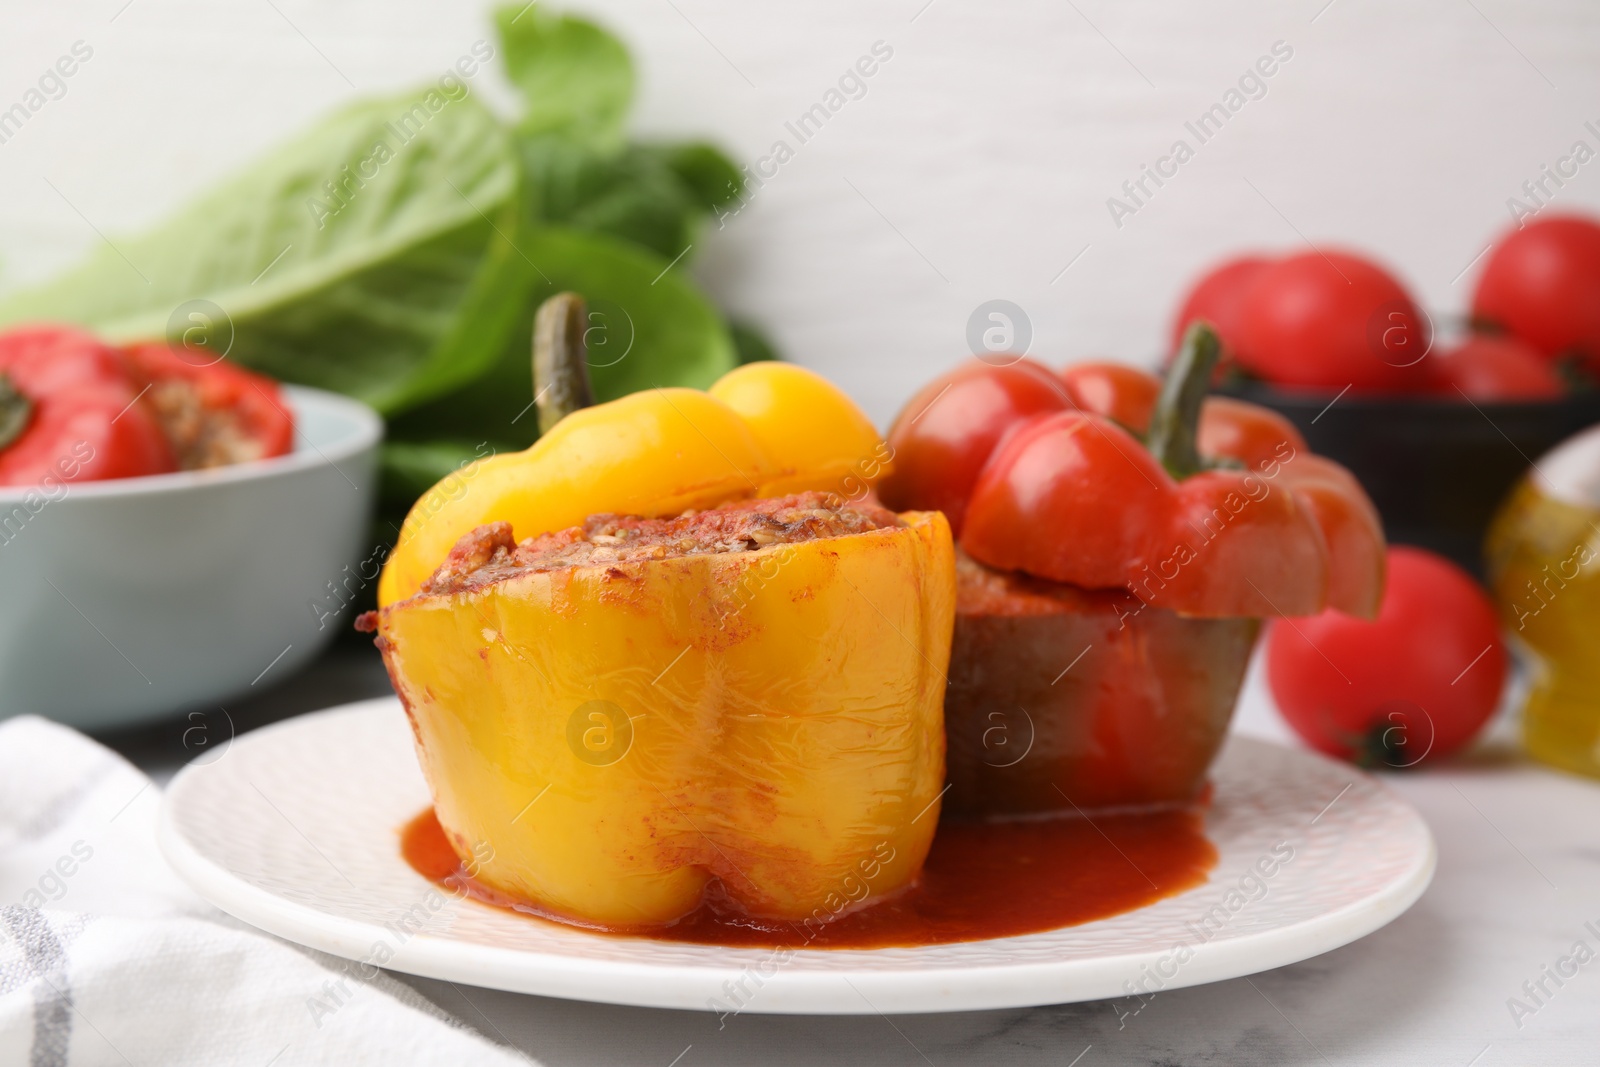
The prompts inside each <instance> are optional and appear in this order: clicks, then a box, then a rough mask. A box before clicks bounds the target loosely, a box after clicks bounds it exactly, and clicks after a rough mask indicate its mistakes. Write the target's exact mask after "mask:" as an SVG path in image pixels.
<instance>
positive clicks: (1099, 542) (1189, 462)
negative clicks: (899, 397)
mask: <svg viewBox="0 0 1600 1067" xmlns="http://www.w3.org/2000/svg"><path fill="white" fill-rule="evenodd" d="M1218 355H1219V345H1218V342H1217V338H1216V334H1215V333H1214V332H1213V331H1212V330H1211V329H1210V328H1209V327H1207V326H1205V325H1204V324H1197V325H1196V326H1195V327H1194V328H1193V329H1191V331H1190V333H1189V336H1188V339H1187V341H1186V343H1185V346H1184V348H1183V351H1182V352H1180V353H1179V355H1178V357H1177V359H1176V360H1175V361H1174V363H1173V365H1172V368H1171V370H1170V371H1169V373H1168V376H1167V379H1166V381H1165V383H1160V382H1158V381H1157V380H1156V379H1155V378H1153V377H1151V376H1149V375H1145V374H1142V373H1141V372H1138V371H1133V370H1128V369H1123V368H1117V369H1114V370H1113V369H1110V368H1108V367H1106V366H1104V365H1090V366H1089V367H1081V368H1074V369H1072V370H1069V371H1068V372H1066V374H1065V375H1064V376H1061V377H1057V376H1056V375H1054V374H1052V373H1051V372H1050V371H1049V370H1048V369H1047V368H1045V367H1043V366H1041V365H1039V364H1034V363H1030V362H1029V361H1026V360H1023V361H1019V362H1018V363H1015V364H1012V365H1010V366H1008V367H1004V368H996V367H990V366H987V365H985V364H982V363H977V364H969V365H968V366H966V367H963V368H960V369H958V370H956V371H955V372H953V373H952V374H950V375H947V376H946V377H944V378H942V379H939V380H937V381H935V382H932V383H930V384H929V385H928V386H927V387H926V388H925V389H924V390H923V391H922V393H921V394H919V396H918V398H917V399H914V400H913V401H912V403H911V404H910V405H909V406H908V407H907V409H906V411H905V412H903V413H902V415H901V417H900V419H899V420H897V421H896V423H895V425H894V427H893V428H892V429H891V431H890V434H889V443H890V446H891V447H892V448H893V449H894V463H895V469H894V471H893V473H892V474H891V475H890V476H889V477H888V478H887V479H885V481H884V482H883V483H882V485H881V486H880V487H879V494H880V496H881V497H882V499H883V501H884V503H885V505H887V506H889V507H891V508H897V509H899V508H939V509H940V510H943V511H945V513H946V515H947V516H949V517H950V519H951V523H952V525H953V526H954V527H956V529H957V530H958V532H959V535H960V539H961V545H962V547H963V548H964V549H965V550H966V551H967V553H968V554H969V555H971V556H972V557H973V558H974V559H977V560H979V561H980V562H982V563H985V564H988V565H989V566H992V567H997V568H1000V569H1003V570H1016V571H1022V572H1025V573H1027V574H1030V575H1033V576H1034V577H1038V578H1045V579H1049V580H1052V581H1057V582H1067V583H1071V584H1074V585H1078V586H1082V587H1085V588H1090V589H1113V588H1122V589H1127V590H1130V591H1131V592H1133V593H1134V594H1135V595H1136V596H1137V597H1139V598H1140V600H1141V601H1143V602H1145V603H1149V604H1153V605H1156V606H1158V607H1163V608H1167V609H1170V610H1173V611H1176V612H1178V613H1179V614H1183V615H1192V616H1203V617H1212V618H1220V617H1245V616H1249V617H1260V616H1273V615H1309V614H1315V613H1316V612H1319V611H1321V610H1323V609H1324V608H1327V607H1333V608H1337V609H1339V610H1341V611H1346V612H1349V613H1351V614H1355V615H1362V616H1365V617H1369V618H1370V617H1372V616H1373V615H1374V614H1375V613H1376V611H1377V607H1378V602H1379V598H1380V596H1381V593H1382V587H1383V561H1384V552H1383V533H1382V526H1381V525H1380V523H1379V521H1378V517H1377V512H1376V511H1375V509H1374V508H1373V506H1372V503H1371V501H1370V500H1368V499H1367V497H1366V494H1365V493H1364V492H1363V491H1362V490H1361V487H1360V485H1359V484H1358V483H1357V482H1356V481H1355V479H1354V478H1353V477H1352V476H1351V475H1350V474H1349V473H1348V472H1347V471H1345V470H1344V469H1343V468H1342V467H1339V466H1338V465H1337V464H1335V463H1332V462H1331V461H1328V460H1326V459H1322V458H1320V457H1317V456H1313V455H1312V454H1311V453H1310V452H1309V450H1308V449H1307V448H1306V445H1305V441H1304V440H1303V439H1302V438H1301V437H1300V435H1299V434H1298V433H1297V432H1296V431H1295V429H1294V428H1293V426H1291V425H1290V424H1289V423H1288V422H1287V421H1286V420H1284V419H1283V418H1281V417H1280V416H1278V415H1276V414H1274V413H1273V412H1270V411H1267V410H1266V409H1263V408H1259V407H1256V406H1254V405H1250V404H1245V403H1242V402H1240V401H1233V400H1225V399H1222V398H1217V399H1212V400H1209V401H1206V400H1205V391H1206V387H1207V384H1208V382H1209V380H1210V375H1211V371H1212V368H1213V367H1214V366H1215V363H1216V360H1217V358H1218ZM1202 404H1203V405H1204V407H1203V408H1202Z"/></svg>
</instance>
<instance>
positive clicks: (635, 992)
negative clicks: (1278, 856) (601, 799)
mask: <svg viewBox="0 0 1600 1067" xmlns="http://www.w3.org/2000/svg"><path fill="white" fill-rule="evenodd" d="M398 710H399V702H398V699H397V698H395V697H393V696H388V697H378V698H374V699H370V700H363V701H357V702H353V703H349V704H342V705H337V706H335V707H330V708H325V709H322V710H320V711H315V712H309V713H306V714H304V715H298V716H294V717H292V718H289V719H285V720H283V721H280V722H277V723H272V724H269V725H267V726H264V727H261V728H260V729H257V730H252V731H249V732H247V733H245V734H241V735H239V736H238V737H236V738H234V740H233V742H232V743H233V744H240V743H241V742H245V741H246V739H247V738H254V737H256V736H257V735H262V736H265V735H267V734H271V733H276V732H278V731H293V730H298V729H303V728H304V726H305V724H307V723H308V722H317V721H320V720H323V719H327V718H332V717H334V716H356V715H371V714H373V713H376V712H380V711H390V712H397V711H398ZM1235 739H1237V740H1244V741H1246V742H1248V743H1250V744H1251V745H1257V746H1261V747H1263V748H1267V749H1271V750H1275V751H1279V752H1284V753H1290V754H1293V755H1295V756H1298V757H1304V758H1310V759H1313V760H1319V761H1323V762H1326V763H1330V764H1332V763H1335V761H1333V760H1330V759H1328V758H1327V757H1325V756H1322V755H1320V754H1318V753H1314V752H1310V751H1308V750H1301V749H1292V748H1289V747H1288V746H1285V745H1281V744H1277V743H1275V742H1272V741H1268V740H1265V739H1262V738H1257V737H1251V736H1248V735H1240V734H1231V735H1230V741H1232V740H1235ZM1337 765H1338V766H1339V767H1340V769H1341V771H1344V772H1347V773H1350V774H1353V775H1359V776H1361V777H1362V778H1365V779H1366V780H1367V781H1368V782H1369V783H1371V784H1373V785H1375V786H1376V787H1377V788H1378V789H1380V790H1382V791H1383V792H1384V793H1385V794H1387V796H1388V798H1389V799H1390V801H1391V802H1392V803H1396V804H1399V805H1401V806H1403V807H1405V808H1406V809H1407V810H1408V811H1409V812H1410V813H1411V814H1412V815H1413V816H1414V817H1415V819H1416V823H1417V826H1418V828H1419V829H1420V831H1421V833H1422V839H1423V841H1422V843H1423V847H1422V848H1421V849H1420V850H1419V852H1418V853H1417V854H1416V856H1415V857H1414V859H1413V862H1412V863H1411V865H1410V867H1409V868H1408V869H1407V870H1406V871H1404V872H1403V873H1402V874H1401V875H1400V876H1399V877H1397V878H1395V879H1394V880H1393V881H1391V882H1389V883H1388V884H1387V885H1385V886H1383V887H1382V888H1381V889H1380V890H1379V891H1377V892H1375V893H1373V894H1371V895H1369V896H1367V897H1364V898H1362V899H1361V900H1357V901H1351V902H1350V903H1347V904H1344V905H1342V906H1340V907H1338V908H1335V909H1333V910H1331V911H1328V912H1324V913H1322V914H1319V915H1316V916H1312V917H1310V918H1307V919H1303V920H1301V921H1299V922H1296V923H1293V924H1290V925H1286V926H1279V927H1274V928H1272V929H1269V930H1266V931H1262V932H1260V933H1252V934H1246V935H1241V936H1239V937H1235V938H1230V939H1227V940H1224V941H1218V942H1208V943H1206V944H1203V945H1198V946H1195V952H1194V954H1193V956H1192V958H1191V959H1190V960H1189V961H1188V962H1186V963H1185V964H1184V965H1183V966H1182V967H1180V968H1179V969H1178V971H1177V973H1176V975H1175V976H1174V977H1172V978H1170V979H1168V980H1166V981H1165V982H1163V983H1162V984H1161V985H1160V986H1159V988H1158V990H1157V992H1167V991H1170V990H1174V989H1182V988H1186V987H1190V986H1196V985H1205V984H1209V983H1211V982H1218V981H1225V980H1227V979H1231V978H1239V977H1243V976H1245V975H1250V974H1256V973H1259V972H1261V971H1265V970H1271V969H1274V968H1277V967H1283V966H1287V965H1289V964H1292V963H1298V962H1300V961H1302V960H1305V959H1310V958H1311V957H1313V956H1318V955H1321V954H1322V953H1324V952H1328V951H1331V950H1333V949H1335V948H1339V947H1341V946H1343V945H1346V944H1350V943H1351V942H1354V941H1357V940H1360V939H1361V938H1363V937H1366V936H1367V935H1368V934H1371V933H1373V932H1375V931H1376V930H1379V929H1381V928H1382V927H1384V926H1386V925H1388V924H1389V923H1390V922H1393V921H1394V920H1395V919H1396V918H1398V917H1399V916H1400V915H1402V914H1404V913H1405V911H1407V910H1408V909H1409V908H1410V907H1411V906H1412V905H1413V904H1415V903H1416V901H1417V900H1418V899H1420V898H1421V896H1422V895H1423V893H1424V892H1426V890H1427V888H1428V886H1429V885H1430V884H1431V882H1432V880H1433V875H1434V873H1435V871H1436V869H1437V866H1438V845H1437V842H1436V841H1435V839H1434V836H1433V831H1432V829H1431V828H1430V827H1429V826H1428V823H1427V820H1426V819H1424V818H1423V817H1422V814H1421V813H1420V812H1418V811H1417V810H1416V808H1415V807H1414V806H1413V805H1411V804H1410V803H1409V802H1408V801H1406V800H1405V798H1404V797H1401V796H1399V795H1398V794H1397V793H1395V791H1394V790H1393V789H1391V788H1390V787H1389V786H1388V785H1386V784H1385V783H1383V782H1382V781H1380V780H1378V779H1376V778H1374V777H1373V776H1372V775H1370V774H1367V773H1366V772H1364V771H1362V770H1360V769H1359V768H1355V767H1346V766H1345V765H1343V764H1337ZM205 766H206V765H205V764H201V763H199V762H198V761H196V762H195V763H191V764H189V765H187V766H185V767H184V768H183V769H182V770H180V771H179V772H178V774H177V775H175V776H174V777H173V779H172V781H171V782H170V783H169V784H168V786H167V788H166V789H165V790H163V795H162V803H161V814H160V821H159V824H158V827H157V832H156V836H157V841H158V843H159V845H160V848H161V852H162V854H163V855H164V856H165V857H166V859H167V861H168V863H170V864H171V865H172V867H173V869H174V870H175V871H177V873H178V874H179V876H180V877H181V878H183V880H184V881H185V882H187V883H188V884H189V885H190V887H191V888H193V889H194V890H195V891H196V892H197V893H198V894H199V895H200V896H201V897H203V898H204V899H205V900H207V901H208V902H209V903H211V904H212V905H214V906H215V907H217V908H219V909H221V910H222V911H224V912H226V913H228V914H229V915H231V916H233V917H234V918H236V919H238V920H240V921H241V922H244V923H247V924H249V925H250V926H253V927H255V928H257V929H260V930H264V931H266V932H267V933H269V934H272V935H274V936H277V937H281V938H283V939H285V940H287V941H291V942H293V943H295V944H299V945H303V946H305V947H308V948H312V949H316V950H319V951H322V952H327V953H330V954H332V955H335V956H338V957H340V958H343V959H346V960H350V961H352V962H357V963H358V964H359V962H360V961H361V959H362V957H363V954H365V953H366V952H367V950H369V949H370V948H371V947H372V945H373V944H374V943H375V942H376V941H379V940H384V939H385V938H386V937H387V935H388V933H389V931H388V930H387V929H386V928H385V927H384V926H382V925H380V924H378V923H375V922H366V921H362V920H357V919H350V918H345V917H343V916H338V915H332V914H329V913H328V912H324V911H320V910H318V909H317V908H315V907H313V906H311V905H308V904H303V903H300V902H298V901H293V900H288V899H286V898H284V897H281V896H278V895H276V894H275V893H273V892H272V891H271V890H269V889H266V888H263V887H260V886H257V885H254V884H252V883H251V882H248V881H246V880H245V879H243V878H241V877H240V876H238V875H235V874H233V873H232V872H231V871H229V870H228V869H227V868H225V867H223V866H222V865H221V864H220V863H218V862H217V861H216V860H214V859H212V858H211V857H210V856H208V855H207V854H205V853H204V852H202V851H201V850H200V849H199V848H198V847H197V846H196V845H195V844H194V843H193V842H192V841H190V840H189V839H188V838H187V837H186V836H185V835H184V833H183V832H182V831H181V830H179V829H178V827H177V826H176V824H175V815H174V808H175V806H176V805H177V804H178V803H179V802H180V801H181V798H182V789H183V787H184V785H185V783H186V782H187V781H188V780H190V778H191V777H192V776H193V775H195V774H196V773H198V772H200V771H202V770H203V769H204V767H205ZM404 817H405V816H403V815H402V816H401V818H402V819H403V818H404ZM1167 899H1171V898H1167ZM482 906H486V905H482ZM530 921H531V920H530ZM1085 925H1089V924H1085ZM574 932H575V933H580V934H581V933H583V931H581V930H577V929H576V928H574ZM588 936H593V937H600V938H604V937H607V936H608V935H605V934H600V933H595V934H590V935H588ZM1035 936H1039V935H1038V934H1023V935H1018V936H1017V937H1013V938H1000V939H992V940H990V941H988V942H974V944H983V943H989V944H995V943H999V942H1004V941H1014V940H1021V939H1024V938H1027V937H1035ZM711 947H714V946H711ZM940 947H944V946H940ZM729 951H730V952H743V953H750V952H752V951H754V952H767V953H771V952H776V951H781V950H766V949H750V948H747V947H746V948H740V949H730V950H729ZM793 951H794V952H796V953H820V952H830V953H831V952H836V951H841V950H832V949H807V948H801V949H795V950H793ZM847 951H851V952H853V953H859V954H860V956H861V957H862V960H863V962H862V964H861V965H860V966H857V967H852V968H851V969H850V970H848V971H845V970H834V971H806V970H800V971H795V970H786V969H784V968H783V967H779V968H778V969H777V971H776V973H774V974H773V975H772V976H770V977H768V978H767V979H766V982H765V983H762V984H761V985H760V989H761V990H762V991H763V992H765V991H767V990H768V989H769V988H770V990H771V992H770V993H766V995H764V996H757V997H754V998H753V1000H752V1001H751V1002H750V1003H749V1004H746V1005H745V1006H743V1007H740V1008H738V1010H737V1011H736V1012H734V1014H739V1013H743V1012H749V1013H751V1014H771V1015H872V1014H890V1013H893V1014H925V1013H937V1012H948V1011H986V1010H996V1009H1004V1008H1028V1007H1038V1006H1042V1005H1049V1004H1067V1003H1083V1002H1090V1001H1096V1000H1106V999H1117V998H1122V997H1127V996H1130V995H1132V994H1131V993H1129V992H1127V991H1126V990H1125V988H1123V987H1120V986H1118V987H1116V988H1110V985H1111V983H1113V982H1118V981H1121V980H1124V979H1128V980H1129V981H1131V979H1129V976H1131V975H1135V974H1138V973H1139V972H1140V970H1141V969H1142V968H1143V967H1146V966H1152V967H1153V966H1154V965H1155V963H1156V962H1157V961H1158V960H1160V959H1162V958H1163V957H1165V956H1167V955H1168V954H1169V953H1170V951H1171V949H1161V950H1149V951H1135V952H1122V953H1115V954H1105V955H1098V956H1094V957H1089V958H1080V959H1067V960H1047V961H1029V962H1018V963H1008V964H975V965H963V964H938V965H930V966H929V967H927V968H925V969H918V970H906V969H903V968H896V969H874V968H873V967H872V966H871V965H870V958H871V955H872V953H873V952H875V951H882V950H875V949H852V950H847ZM896 951H901V952H904V951H913V952H914V951H916V950H915V949H914V948H913V949H905V948H900V949H897V950H896ZM747 958H748V957H746V956H735V958H734V960H733V962H731V963H726V964H724V963H704V964H701V963H695V964H683V963H666V962H654V961H627V962H619V961H617V960H613V959H606V960H592V959H587V958H584V957H579V956H571V955H563V954H555V953H547V952H539V951H536V950H529V949H523V948H509V947H504V946H499V945H484V944H476V943H470V942H463V941H458V940H455V939H453V938H450V937H448V936H441V935H438V934H430V933H418V934H416V935H413V936H412V937H411V938H409V939H408V940H407V941H406V942H405V943H404V944H402V945H400V946H399V947H398V948H397V949H395V950H394V953H393V955H392V957H391V958H389V959H388V960H386V961H385V963H384V964H383V966H382V968H381V969H383V970H390V971H398V972H401V973H405V974H412V975H417V976H419V977H424V978H433V979H438V980H441V981H450V982H464V983H467V984H469V985H474V986H480V987H484V988H490V989H498V990H503V991H506V992H513V993H525V994H531V995H536V996H546V997H553V998H558V999H563V1000H578V1001H587V1002H591V1003H602V1004H613V1005H619V1006H628V1007H640V1008H667V1009H678V1010H692V1011H702V1012H705V1011H714V1010H715V1008H714V1007H712V1006H711V1004H710V1000H709V998H706V997H704V996H703V993H704V989H705V986H706V984H707V981H708V980H709V981H710V982H711V983H712V984H718V985H720V984H721V983H723V982H732V981H737V980H738V979H740V978H741V977H743V976H745V975H747V974H749V973H750V971H751V970H752V966H751V964H750V963H748V962H746V960H747ZM366 966H372V965H370V964H368V965H366ZM691 986H692V987H693V990H692V991H690V990H689V989H688V987H691ZM1090 987H1092V988H1090ZM1086 990H1088V991H1086ZM780 991H781V992H780ZM730 1007H731V1005H730Z"/></svg>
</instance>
